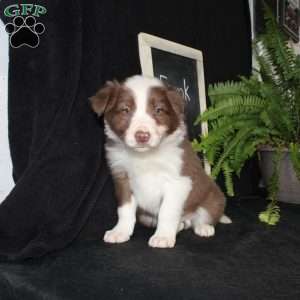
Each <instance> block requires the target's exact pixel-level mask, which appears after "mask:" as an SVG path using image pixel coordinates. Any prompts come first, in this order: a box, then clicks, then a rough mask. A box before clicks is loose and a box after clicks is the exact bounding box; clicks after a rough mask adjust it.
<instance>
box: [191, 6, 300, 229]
mask: <svg viewBox="0 0 300 300" xmlns="http://www.w3.org/2000/svg"><path fill="white" fill-rule="evenodd" d="M265 23H266V30H265V32H264V34H262V35H261V36H259V37H258V38H257V40H256V41H254V43H253V50H254V53H255V56H256V60H257V64H258V68H257V69H254V70H253V74H252V76H251V77H250V78H246V77H240V81H238V82H233V81H227V82H224V83H222V82H221V83H217V84H214V85H210V86H209V89H208V95H209V97H210V100H211V106H210V107H209V108H208V110H207V111H205V112H204V113H203V114H202V115H200V116H199V117H198V118H197V120H196V122H195V124H199V123H200V122H203V121H208V123H209V128H210V130H209V134H208V135H206V136H201V137H200V138H199V140H194V141H193V147H194V150H195V151H198V152H202V153H203V154H204V156H205V157H206V159H207V160H208V161H209V163H210V164H211V166H212V176H213V177H214V178H215V177H217V176H218V175H219V174H220V172H222V173H223V174H224V178H225V186H226V190H227V194H228V195H230V196H233V195H234V186H233V180H232V176H233V174H234V173H235V174H237V175H239V174H240V172H241V169H242V167H243V165H244V163H245V161H246V160H248V159H249V158H250V157H252V156H253V155H254V154H255V152H256V150H257V149H258V148H259V147H260V146H261V145H269V146H271V147H272V148H273V149H275V150H276V153H277V154H276V155H275V158H274V174H273V176H272V177H271V180H270V182H269V185H268V195H269V200H271V201H270V204H269V205H268V207H267V209H266V211H264V212H262V213H261V214H260V216H259V218H260V220H261V221H263V222H266V223H268V224H272V225H273V224H276V223H277V222H278V220H279V207H278V205H277V202H276V194H277V191H278V180H279V179H278V177H279V175H278V171H279V168H278V165H279V163H280V158H281V152H282V150H283V149H284V148H288V149H289V150H290V156H291V161H292V163H293V167H294V169H295V173H296V174H297V176H298V178H299V179H300V152H299V151H300V57H299V55H296V54H295V53H294V51H293V50H292V49H291V48H290V47H289V45H288V41H287V40H286V38H285V36H284V33H283V32H282V31H281V29H280V28H279V26H278V24H277V22H276V20H275V18H274V17H273V14H272V13H271V11H270V10H269V9H268V8H267V7H266V8H265Z"/></svg>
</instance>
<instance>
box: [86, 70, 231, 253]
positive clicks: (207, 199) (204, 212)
mask: <svg viewBox="0 0 300 300" xmlns="http://www.w3.org/2000/svg"><path fill="white" fill-rule="evenodd" d="M90 101H91V106H92V109H93V110H94V111H95V112H96V113H97V114H98V116H101V115H104V123H105V133H106V136H107V142H106V145H105V147H106V155H107V159H108V163H109V166H110V169H111V173H112V176H113V179H114V184H115V192H116V197H117V200H118V222H117V224H116V225H115V227H114V228H113V229H111V230H109V231H107V232H106V233H105V236H104V241H105V242H107V243H122V242H126V241H128V240H129V239H130V237H131V235H132V233H133V231H134V226H135V222H136V218H137V219H138V220H139V221H140V222H141V223H143V224H144V225H147V226H152V227H156V231H155V233H154V235H153V236H152V237H151V238H150V240H149V245H150V246H151V247H159V248H167V247H168V248H170V247H174V245H175V242H176V234H177V232H179V231H180V230H182V229H185V228H189V227H192V228H193V230H194V232H195V234H197V235H199V236H202V237H209V236H213V235H214V233H215V228H214V225H215V224H216V223H218V222H222V223H230V219H229V218H228V217H226V216H224V215H223V213H224V208H225V197H224V195H223V193H222V192H221V190H220V189H219V187H218V186H217V185H216V183H215V182H214V181H213V180H212V179H211V178H210V177H209V176H207V175H206V173H205V172H204V170H203V169H202V165H201V161H200V159H199V158H198V156H197V155H196V154H195V153H194V152H193V150H192V147H191V144H190V142H189V140H188V136H187V130H186V125H185V123H184V99H183V97H182V96H181V95H180V94H179V93H178V92H177V90H176V89H174V88H171V87H167V86H165V85H164V84H163V83H162V82H161V81H160V80H158V79H156V78H148V77H143V76H138V75H137V76H133V77H130V78H128V79H127V80H126V81H125V82H123V83H122V84H120V83H118V82H116V81H114V82H107V83H106V85H105V86H104V87H103V88H102V89H100V90H99V91H98V92H97V94H96V95H95V96H93V97H91V98H90Z"/></svg>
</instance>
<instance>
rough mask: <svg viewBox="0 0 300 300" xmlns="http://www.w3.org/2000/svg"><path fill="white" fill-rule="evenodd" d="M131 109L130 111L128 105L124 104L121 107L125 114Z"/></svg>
mask: <svg viewBox="0 0 300 300" xmlns="http://www.w3.org/2000/svg"><path fill="white" fill-rule="evenodd" d="M129 111H130V110H129V107H127V106H124V107H122V108H121V112H122V113H124V114H128V113H129Z"/></svg>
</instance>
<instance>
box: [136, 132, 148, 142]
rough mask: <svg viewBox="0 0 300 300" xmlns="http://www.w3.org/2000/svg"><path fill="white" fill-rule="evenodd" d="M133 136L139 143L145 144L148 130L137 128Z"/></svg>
mask: <svg viewBox="0 0 300 300" xmlns="http://www.w3.org/2000/svg"><path fill="white" fill-rule="evenodd" d="M134 137H135V140H136V141H137V142H138V143H139V144H145V143H147V142H148V141H149V139H150V132H148V131H142V130H139V131H137V132H136V133H135V135H134Z"/></svg>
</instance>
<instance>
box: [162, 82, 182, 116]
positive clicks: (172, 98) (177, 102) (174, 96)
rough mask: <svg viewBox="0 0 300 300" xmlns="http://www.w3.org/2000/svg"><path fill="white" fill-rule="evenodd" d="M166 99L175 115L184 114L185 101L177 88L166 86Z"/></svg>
mask: <svg viewBox="0 0 300 300" xmlns="http://www.w3.org/2000/svg"><path fill="white" fill-rule="evenodd" d="M166 89H167V98H168V99H169V102H170V104H171V106H172V108H173V109H174V111H175V112H176V114H177V115H183V114H184V106H185V100H184V98H183V96H182V94H181V93H180V91H178V89H177V88H175V87H173V86H170V85H167V86H166Z"/></svg>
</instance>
